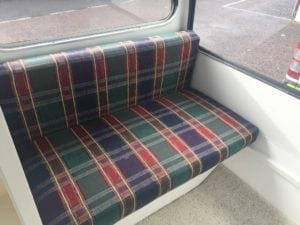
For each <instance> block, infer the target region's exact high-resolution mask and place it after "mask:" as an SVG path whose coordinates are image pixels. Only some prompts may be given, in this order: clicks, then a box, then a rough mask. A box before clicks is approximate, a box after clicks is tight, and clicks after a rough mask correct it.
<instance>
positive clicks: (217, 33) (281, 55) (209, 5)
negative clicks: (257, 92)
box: [195, 0, 300, 81]
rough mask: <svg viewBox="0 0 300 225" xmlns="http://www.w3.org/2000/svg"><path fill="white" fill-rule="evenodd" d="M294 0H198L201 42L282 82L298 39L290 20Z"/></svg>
mask: <svg viewBox="0 0 300 225" xmlns="http://www.w3.org/2000/svg"><path fill="white" fill-rule="evenodd" d="M296 1H297V0H239V1H237V0H198V1H197V10H196V12H197V13H196V18H195V30H196V32H197V33H199V34H200V37H201V43H200V44H201V45H202V46H204V47H205V48H207V49H209V50H211V51H213V52H215V53H217V54H219V55H221V56H223V57H224V58H226V59H229V60H230V61H233V62H235V63H237V64H240V65H244V66H247V67H249V68H251V69H253V70H255V71H258V72H260V73H262V74H264V75H267V76H269V77H271V78H274V79H276V80H278V81H282V80H283V79H284V77H285V74H286V72H287V70H288V67H289V65H290V63H291V57H292V54H293V51H294V49H295V46H296V43H297V41H298V40H300V23H297V22H295V21H293V20H292V14H293V11H294V7H295V4H296Z"/></svg>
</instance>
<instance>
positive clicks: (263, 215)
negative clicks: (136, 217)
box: [0, 166, 292, 225]
mask: <svg viewBox="0 0 300 225" xmlns="http://www.w3.org/2000/svg"><path fill="white" fill-rule="evenodd" d="M182 224H189V225H194V224H195V225H196V224H205V225H242V224H244V225H256V224H262V225H292V223H290V222H289V221H288V220H287V219H286V218H284V217H283V216H282V215H281V214H280V213H279V212H278V211H277V210H276V209H274V208H272V207H271V206H270V205H269V204H268V203H266V202H265V201H264V200H262V199H261V198H260V197H259V196H258V195H257V194H256V193H255V192H253V191H252V190H251V189H250V188H249V187H248V186H247V185H246V184H245V183H243V182H242V181H241V180H240V179H239V178H237V177H236V176H235V175H234V174H232V173H231V172H230V171H229V170H227V169H226V168H224V167H222V166H219V167H218V168H217V169H216V170H215V171H214V172H213V173H212V174H211V175H210V176H209V177H208V178H207V179H206V181H204V183H202V184H201V185H200V186H199V187H197V188H196V189H194V190H193V191H191V192H189V193H188V194H186V195H185V196H183V197H181V198H180V199H178V200H176V201H175V202H173V203H171V204H170V205H168V206H166V207H165V208H163V209H162V210H160V211H158V212H157V213H155V214H153V215H151V216H150V217H148V218H146V219H145V220H143V221H142V222H140V223H139V224H138V225H182ZM0 225H20V222H19V220H18V218H17V215H16V213H15V211H14V210H13V206H12V204H11V202H10V199H9V197H8V196H7V195H3V196H0Z"/></svg>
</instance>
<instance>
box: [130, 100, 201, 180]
mask: <svg viewBox="0 0 300 225" xmlns="http://www.w3.org/2000/svg"><path fill="white" fill-rule="evenodd" d="M131 110H132V111H134V112H135V113H136V114H138V115H139V116H141V117H142V118H143V119H144V120H146V121H147V122H148V123H149V124H151V125H152V126H153V127H154V129H155V130H157V131H158V132H159V133H160V134H161V135H162V136H163V137H164V138H165V140H166V141H167V142H168V143H169V144H170V145H171V146H173V148H174V150H175V151H176V152H177V153H179V154H180V155H181V156H182V157H183V158H184V159H185V160H186V161H187V162H188V164H189V165H190V167H191V170H192V173H191V178H192V177H195V176H196V175H198V174H199V173H200V172H201V161H200V159H199V158H198V157H197V155H196V154H195V153H194V152H193V151H192V150H191V149H190V148H189V147H188V145H187V144H186V143H185V141H184V140H182V139H181V138H180V137H179V136H178V135H176V134H175V133H174V132H173V131H171V130H170V129H169V128H168V127H166V126H165V125H164V124H163V123H161V122H160V121H159V120H158V119H157V118H155V116H153V115H152V114H151V113H150V112H149V111H147V110H146V109H145V108H143V107H141V106H139V105H138V106H136V107H134V108H132V109H131ZM158 125H159V127H158Z"/></svg>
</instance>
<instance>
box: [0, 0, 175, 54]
mask: <svg viewBox="0 0 300 225" xmlns="http://www.w3.org/2000/svg"><path fill="white" fill-rule="evenodd" d="M170 2H171V10H170V12H169V14H168V16H167V17H165V18H163V19H161V20H157V21H153V22H146V23H139V24H135V25H128V26H122V27H116V28H109V29H104V30H100V31H99V32H96V33H90V34H79V35H74V36H69V37H61V38H57V39H53V40H40V41H37V42H32V43H30V42H19V43H11V44H7V45H2V44H0V54H1V53H5V52H17V51H18V50H24V49H35V48H39V47H46V46H48V47H51V46H53V45H62V44H68V43H73V42H76V41H83V40H90V39H95V38H98V37H102V36H104V35H107V34H111V33H118V32H121V31H127V30H134V29H141V28H142V27H153V26H157V25H163V24H166V23H168V22H169V21H170V20H171V19H172V18H173V17H174V15H175V13H176V11H177V8H178V0H170Z"/></svg>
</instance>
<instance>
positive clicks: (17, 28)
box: [0, 0, 172, 47]
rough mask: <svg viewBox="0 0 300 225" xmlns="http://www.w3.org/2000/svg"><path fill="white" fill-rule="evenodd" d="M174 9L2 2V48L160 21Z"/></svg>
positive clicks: (92, 2)
mask: <svg viewBox="0 0 300 225" xmlns="http://www.w3.org/2000/svg"><path fill="white" fill-rule="evenodd" d="M171 10H172V1H171V0H153V1H148V0H0V46H1V47H8V46H17V45H24V44H26V43H27V44H28V43H37V42H44V41H49V40H57V39H62V38H68V37H74V36H82V35H88V34H95V33H99V32H105V31H107V30H111V29H117V28H121V27H126V26H134V25H139V24H144V23H149V22H155V21H160V20H164V19H166V18H167V17H168V16H169V15H170V13H171Z"/></svg>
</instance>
